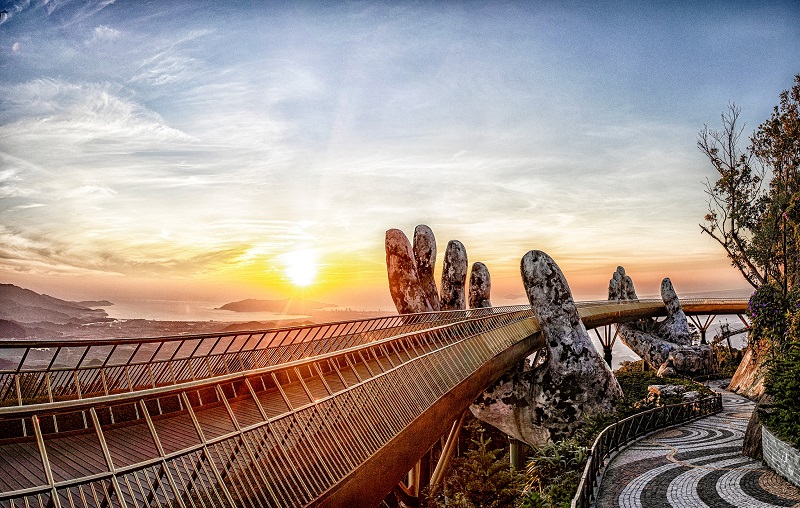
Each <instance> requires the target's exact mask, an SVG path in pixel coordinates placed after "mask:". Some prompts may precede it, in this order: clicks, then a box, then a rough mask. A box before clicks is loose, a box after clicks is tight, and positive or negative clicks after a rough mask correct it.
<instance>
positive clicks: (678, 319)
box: [657, 278, 692, 346]
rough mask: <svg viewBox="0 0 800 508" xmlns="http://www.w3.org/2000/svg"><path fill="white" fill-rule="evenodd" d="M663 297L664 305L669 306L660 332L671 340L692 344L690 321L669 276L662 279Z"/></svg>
mask: <svg viewBox="0 0 800 508" xmlns="http://www.w3.org/2000/svg"><path fill="white" fill-rule="evenodd" d="M661 299H662V300H664V306H665V307H666V308H667V318H666V319H665V320H664V321H661V322H660V323H659V324H658V328H657V332H658V334H659V335H660V336H661V337H663V338H664V339H665V340H667V341H669V342H674V343H675V344H680V345H682V346H690V345H691V344H692V335H691V333H690V332H689V322H688V321H687V320H686V314H684V312H683V307H681V301H680V300H679V299H678V295H677V293H675V289H674V288H673V287H672V281H671V280H669V278H665V279H664V280H662V281H661Z"/></svg>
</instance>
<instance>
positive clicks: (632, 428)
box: [570, 393, 722, 508]
mask: <svg viewBox="0 0 800 508" xmlns="http://www.w3.org/2000/svg"><path fill="white" fill-rule="evenodd" d="M721 410H722V394H719V393H717V394H714V395H710V396H708V397H704V398H702V399H699V400H696V401H694V402H685V403H683V404H671V405H668V406H661V407H657V408H653V409H650V410H648V411H644V412H642V413H637V414H635V415H632V416H629V417H627V418H625V419H624V420H620V421H619V422H617V423H614V424H611V425H609V426H608V427H606V428H605V429H603V431H602V432H600V434H599V435H598V436H597V439H595V441H594V444H593V445H592V448H591V450H590V452H589V458H588V460H587V462H586V467H585V468H584V470H583V475H582V476H581V481H580V483H579V484H578V489H577V492H576V494H575V497H574V498H573V499H572V503H571V504H570V507H571V508H589V507H590V506H592V503H593V502H594V499H595V495H596V491H597V488H598V487H599V486H600V484H599V481H598V480H599V479H601V478H602V472H603V470H604V469H605V467H606V466H607V465H608V462H609V461H610V459H611V458H612V455H614V454H615V453H616V452H617V451H619V450H620V449H622V448H623V447H625V446H626V445H628V444H629V443H631V442H632V441H635V440H637V439H639V438H640V437H642V436H644V435H646V434H649V433H650V432H652V431H654V430H658V429H662V428H665V427H671V426H673V425H675V424H679V423H685V422H687V421H689V420H693V419H695V418H699V417H701V416H707V415H710V414H714V413H718V412H719V411H721Z"/></svg>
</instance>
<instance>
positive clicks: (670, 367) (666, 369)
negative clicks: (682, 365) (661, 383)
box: [656, 359, 678, 377]
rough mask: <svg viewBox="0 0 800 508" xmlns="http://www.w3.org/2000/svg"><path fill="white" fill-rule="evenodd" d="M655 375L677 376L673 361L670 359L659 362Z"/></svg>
mask: <svg viewBox="0 0 800 508" xmlns="http://www.w3.org/2000/svg"><path fill="white" fill-rule="evenodd" d="M656 375H657V376H659V377H678V371H677V370H675V363H674V362H673V361H672V360H671V359H667V361H666V362H664V363H662V364H661V367H659V368H658V372H656Z"/></svg>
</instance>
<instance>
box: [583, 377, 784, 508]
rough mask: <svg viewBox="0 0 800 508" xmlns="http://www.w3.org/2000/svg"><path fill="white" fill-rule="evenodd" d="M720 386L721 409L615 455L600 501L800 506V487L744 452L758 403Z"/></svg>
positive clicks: (634, 506)
mask: <svg viewBox="0 0 800 508" xmlns="http://www.w3.org/2000/svg"><path fill="white" fill-rule="evenodd" d="M715 383H718V382H715ZM719 391H721V392H722V400H723V402H722V407H723V409H722V411H721V412H720V413H717V414H715V415H712V416H707V417H705V418H701V419H699V420H695V421H693V422H691V423H688V424H685V425H681V426H677V427H672V428H669V429H665V430H662V431H659V432H656V433H655V434H652V435H651V436H650V437H648V438H645V439H642V440H640V441H637V442H636V443H634V444H633V445H631V446H629V447H628V448H626V449H625V450H623V451H622V452H620V453H619V454H618V455H617V456H616V457H614V458H613V459H612V461H611V463H610V464H609V466H608V467H607V468H606V470H605V473H604V476H603V480H602V483H601V484H600V492H599V493H598V497H597V502H596V505H595V506H596V507H597V508H617V507H619V508H689V507H692V508H705V507H710V508H738V507H748V508H768V507H775V506H784V507H791V506H794V507H800V489H798V488H797V487H794V486H793V485H791V484H790V483H788V482H787V481H786V480H784V479H783V478H781V477H780V476H778V475H777V474H775V473H774V472H772V471H770V470H769V469H767V468H766V467H765V466H763V465H762V464H761V463H760V462H759V461H756V460H753V459H750V458H749V457H745V456H744V455H742V454H741V450H742V439H743V437H744V431H745V429H746V428H747V422H748V421H749V420H750V415H751V414H752V412H753V409H754V408H755V404H754V403H753V402H752V401H750V400H748V399H746V398H744V397H741V396H739V395H736V394H734V393H731V392H728V391H725V390H721V389H720V390H719Z"/></svg>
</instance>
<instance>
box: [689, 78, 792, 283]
mask: <svg viewBox="0 0 800 508" xmlns="http://www.w3.org/2000/svg"><path fill="white" fill-rule="evenodd" d="M794 81H795V84H794V86H793V87H792V88H791V89H790V90H785V91H784V92H782V93H781V94H780V104H779V105H778V106H776V107H775V108H774V111H773V113H772V116H771V117H770V118H769V119H768V120H766V121H765V122H763V123H762V124H761V125H759V127H758V129H757V130H756V132H755V133H754V134H753V135H752V136H751V138H750V145H749V146H748V147H747V148H746V149H741V148H740V147H739V140H740V138H741V135H742V133H743V127H739V126H738V125H737V122H738V118H739V113H740V109H739V108H737V107H736V106H735V105H732V104H731V105H729V107H728V112H727V113H723V115H722V129H721V130H712V129H709V128H708V127H707V126H706V127H704V128H703V130H702V131H700V134H699V138H698V141H697V146H698V148H699V149H700V151H701V152H703V154H705V155H706V157H707V158H708V159H709V161H710V162H711V164H712V166H713V167H714V169H715V170H716V172H717V175H718V177H719V178H718V179H717V180H716V181H715V182H714V183H713V184H712V183H711V181H708V182H707V183H706V194H707V195H708V197H709V200H708V213H707V214H706V216H705V224H701V225H700V229H701V231H702V232H703V233H706V234H708V235H709V236H711V238H713V239H714V240H715V241H716V242H717V243H719V244H720V245H721V246H722V248H723V249H725V252H726V253H727V255H728V258H729V259H730V260H731V263H732V264H733V265H734V266H735V267H736V268H737V269H738V270H739V272H740V273H741V274H742V276H743V277H744V278H745V280H747V282H749V283H750V285H752V286H753V288H758V287H759V286H761V285H763V284H767V283H771V282H774V283H777V284H778V286H779V287H780V288H781V289H782V291H783V294H786V293H788V291H789V289H790V288H791V287H792V286H793V285H794V284H795V282H796V281H797V279H798V277H800V261H799V259H800V74H798V75H797V76H795V78H794ZM765 183H766V184H767V185H766V186H765V185H763V184H765Z"/></svg>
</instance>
